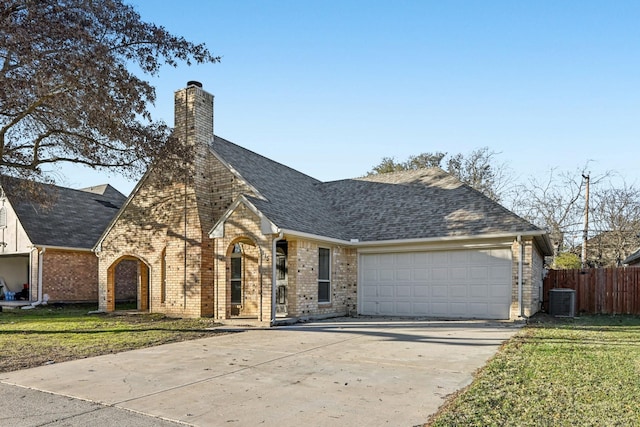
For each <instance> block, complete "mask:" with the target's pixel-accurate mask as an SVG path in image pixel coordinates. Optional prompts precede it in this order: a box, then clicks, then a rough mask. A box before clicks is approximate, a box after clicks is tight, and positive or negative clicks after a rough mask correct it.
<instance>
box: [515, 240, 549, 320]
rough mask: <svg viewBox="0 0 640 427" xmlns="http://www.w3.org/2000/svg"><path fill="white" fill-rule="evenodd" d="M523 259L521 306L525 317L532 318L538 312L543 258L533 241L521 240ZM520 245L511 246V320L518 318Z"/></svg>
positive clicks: (517, 243) (540, 301) (516, 243)
mask: <svg viewBox="0 0 640 427" xmlns="http://www.w3.org/2000/svg"><path fill="white" fill-rule="evenodd" d="M522 244H523V245H524V257H523V263H522V305H523V307H524V310H523V311H524V315H525V317H529V316H532V315H533V314H535V313H536V312H538V311H539V310H540V305H541V303H542V300H541V290H542V281H543V269H544V257H543V256H542V255H541V254H540V251H539V249H538V248H537V247H536V245H535V243H534V241H533V240H531V239H529V240H523V241H522ZM520 251H521V247H520V243H519V242H517V241H514V242H513V244H512V245H511V252H512V259H513V274H512V277H513V286H512V298H511V315H510V317H511V318H512V319H516V318H518V317H520V307H519V305H518V302H519V301H518V298H519V297H518V287H519V268H520V267H519V262H520Z"/></svg>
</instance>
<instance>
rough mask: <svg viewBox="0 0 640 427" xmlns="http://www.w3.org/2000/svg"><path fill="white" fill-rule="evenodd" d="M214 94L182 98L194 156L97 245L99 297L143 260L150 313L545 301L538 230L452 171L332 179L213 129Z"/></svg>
mask: <svg viewBox="0 0 640 427" xmlns="http://www.w3.org/2000/svg"><path fill="white" fill-rule="evenodd" d="M213 123H214V120H213V95H211V94H209V93H208V92H206V91H205V90H203V89H202V86H201V85H200V84H199V83H197V82H190V83H189V84H188V85H187V87H186V88H185V89H182V90H179V91H177V92H176V94H175V128H174V137H177V138H179V139H180V140H181V141H182V142H183V143H184V144H187V145H188V146H189V147H192V149H193V150H194V153H195V160H194V161H193V164H192V165H191V168H190V171H189V174H188V176H187V177H185V178H182V179H174V180H173V181H171V182H170V183H166V182H165V183H164V184H161V183H160V181H159V180H158V179H156V174H157V172H156V171H154V170H150V171H148V172H147V174H146V175H145V176H144V177H143V178H142V179H141V181H140V182H139V183H138V185H137V186H136V188H135V189H134V191H133V192H132V194H131V195H130V196H129V199H128V200H127V202H126V203H125V205H124V207H123V208H122V209H121V211H120V212H119V214H118V215H117V216H116V217H115V218H114V220H113V222H112V223H111V224H110V226H109V227H108V228H107V229H106V231H105V233H104V234H103V236H102V238H101V239H100V240H99V241H98V244H97V245H96V247H95V251H96V253H97V254H98V258H99V282H100V299H99V305H100V308H101V309H102V310H106V311H112V310H114V308H115V306H114V296H115V295H116V293H117V289H116V288H117V286H116V285H115V282H114V277H115V276H114V272H115V268H116V267H117V265H118V263H119V262H121V261H122V260H133V261H136V262H137V263H138V308H139V309H140V310H149V311H152V312H160V313H166V314H168V315H174V316H188V317H199V316H213V317H215V318H219V319H229V318H234V317H251V318H255V319H258V320H260V321H264V322H271V323H274V322H276V321H277V318H278V317H281V316H282V317H290V318H291V317H292V318H298V319H304V318H318V317H327V316H336V315H345V314H363V315H403V316H435V317H447V318H490V319H508V318H515V317H518V316H520V315H523V316H525V315H526V316H528V315H531V314H533V313H535V312H536V311H537V310H538V309H539V307H540V294H541V288H542V276H543V259H544V256H545V255H550V254H551V252H552V249H551V245H550V241H549V238H548V236H547V234H546V232H545V231H543V230H541V229H539V228H537V227H535V226H533V225H532V224H530V223H529V222H527V221H525V220H523V219H522V218H520V217H518V216H517V215H515V214H513V213H512V212H510V211H508V210H507V209H505V208H504V207H502V206H501V205H499V204H497V203H495V202H493V201H492V200H490V199H488V198H486V197H485V196H484V195H482V194H481V193H479V192H477V191H475V190H473V189H472V188H470V187H468V186H466V185H464V184H462V183H461V182H460V181H458V180H457V179H455V178H453V177H452V176H450V175H448V174H447V173H445V172H444V171H442V170H441V169H424V170H419V171H409V172H400V173H392V174H383V175H378V176H372V177H366V178H358V179H348V180H341V181H335V182H326V183H323V182H320V181H318V180H316V179H314V178H311V177H309V176H307V175H305V174H303V173H301V172H298V171H296V170H293V169H291V168H289V167H287V166H285V165H282V164H280V163H277V162H275V161H273V160H270V159H267V158H265V157H263V156H261V155H259V154H256V153H254V152H252V151H249V150H246V149H244V148H242V147H240V146H238V145H235V144H233V143H231V142H229V141H226V140H224V139H222V138H219V137H217V136H214V134H213Z"/></svg>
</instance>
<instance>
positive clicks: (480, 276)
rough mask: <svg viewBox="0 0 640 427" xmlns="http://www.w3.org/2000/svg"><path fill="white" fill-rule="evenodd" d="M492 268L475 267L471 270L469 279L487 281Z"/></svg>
mask: <svg viewBox="0 0 640 427" xmlns="http://www.w3.org/2000/svg"><path fill="white" fill-rule="evenodd" d="M490 270H491V269H490V268H489V267H487V266H473V267H470V268H469V279H471V280H482V281H486V280H488V279H489V277H490V275H489V272H490Z"/></svg>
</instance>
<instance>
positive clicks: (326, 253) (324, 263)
mask: <svg viewBox="0 0 640 427" xmlns="http://www.w3.org/2000/svg"><path fill="white" fill-rule="evenodd" d="M318 302H331V250H330V249H327V248H318Z"/></svg>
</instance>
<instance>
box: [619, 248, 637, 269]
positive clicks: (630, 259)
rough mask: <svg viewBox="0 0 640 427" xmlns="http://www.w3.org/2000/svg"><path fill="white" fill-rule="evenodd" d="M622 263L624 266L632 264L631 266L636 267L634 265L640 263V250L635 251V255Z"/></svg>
mask: <svg viewBox="0 0 640 427" xmlns="http://www.w3.org/2000/svg"><path fill="white" fill-rule="evenodd" d="M622 263H623V264H630V265H634V264H638V263H640V249H638V250H637V251H635V252H634V253H632V254H631V255H629V256H628V257H627V258H625V260H624V261H622Z"/></svg>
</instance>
